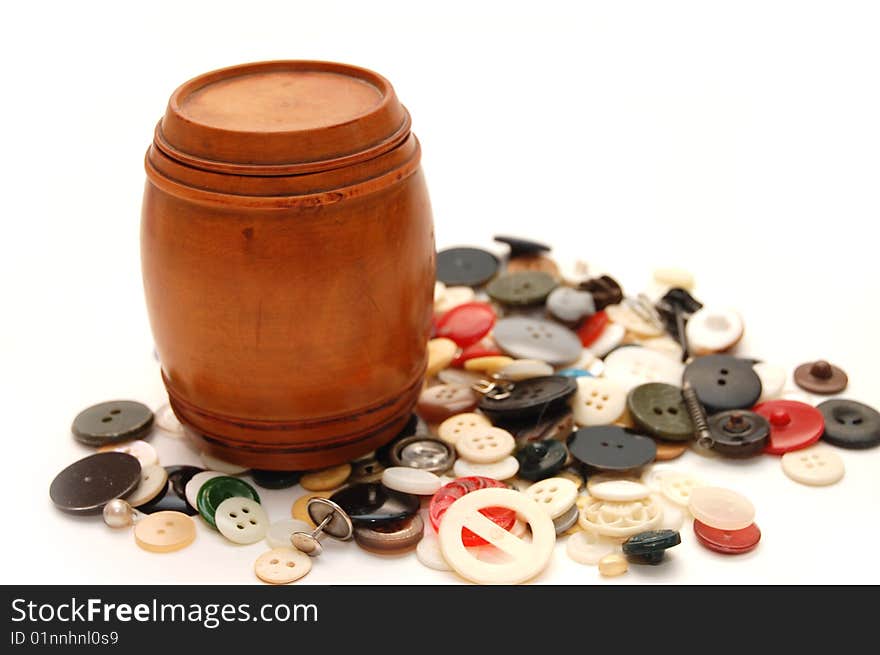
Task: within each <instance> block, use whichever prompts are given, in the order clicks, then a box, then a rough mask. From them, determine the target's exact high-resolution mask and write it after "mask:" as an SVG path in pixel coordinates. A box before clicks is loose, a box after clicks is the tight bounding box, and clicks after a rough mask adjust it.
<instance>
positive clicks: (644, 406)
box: [626, 382, 694, 441]
mask: <svg viewBox="0 0 880 655" xmlns="http://www.w3.org/2000/svg"><path fill="white" fill-rule="evenodd" d="M626 406H627V408H628V409H629V413H630V416H631V417H632V420H633V421H634V422H635V424H636V425H637V426H638V427H639V428H641V429H642V430H643V431H645V432H647V433H648V434H649V435H651V436H652V437H657V438H658V439H668V440H669V441H687V440H688V439H693V437H694V424H693V422H691V417H690V415H688V411H687V407H686V406H685V404H684V398H682V395H681V388H680V387H676V386H673V385H671V384H663V383H662V382H649V383H648V384H642V385H639V386H638V387H636V388H635V389H633V390H632V391H630V393H629V396H628V397H627V399H626Z"/></svg>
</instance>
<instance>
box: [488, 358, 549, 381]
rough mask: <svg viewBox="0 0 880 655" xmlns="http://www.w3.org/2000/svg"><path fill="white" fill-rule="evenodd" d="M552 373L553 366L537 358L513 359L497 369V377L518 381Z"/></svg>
mask: <svg viewBox="0 0 880 655" xmlns="http://www.w3.org/2000/svg"><path fill="white" fill-rule="evenodd" d="M545 375H553V367H552V366H550V364H547V363H546V362H542V361H539V360H537V359H515V360H513V361H512V362H511V363H510V364H508V365H507V366H505V367H504V368H502V369H501V370H499V371H498V377H500V378H502V379H504V380H511V381H513V382H519V381H521V380H529V379H531V378H540V377H543V376H545Z"/></svg>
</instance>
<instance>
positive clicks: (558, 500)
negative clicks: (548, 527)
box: [525, 478, 578, 530]
mask: <svg viewBox="0 0 880 655" xmlns="http://www.w3.org/2000/svg"><path fill="white" fill-rule="evenodd" d="M525 494H526V496H528V497H529V498H531V499H532V500H534V501H535V502H536V503H538V506H539V507H541V508H542V509H543V510H544V511H545V512H547V515H548V516H549V517H550V518H551V519H555V518H557V517H559V516H562V515H563V514H565V513H566V512H567V511H568V510H569V509H571V507H572V506H573V505H574V501H575V500H577V495H578V490H577V485H576V484H575V483H574V482H572V481H571V480H566V479H565V478H547V479H546V480H541V481H540V482H536V483H535V484H533V485H530V486H529V487H528V488H527V489H526V490H525ZM568 527H571V526H570V525H569V526H568ZM568 527H566V528H565V529H566V530H567V529H568Z"/></svg>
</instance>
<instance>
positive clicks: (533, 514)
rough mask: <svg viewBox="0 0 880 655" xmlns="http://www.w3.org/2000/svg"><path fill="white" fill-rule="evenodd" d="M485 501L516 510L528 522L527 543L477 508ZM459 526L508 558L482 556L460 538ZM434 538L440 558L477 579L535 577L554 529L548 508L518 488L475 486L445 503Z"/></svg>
mask: <svg viewBox="0 0 880 655" xmlns="http://www.w3.org/2000/svg"><path fill="white" fill-rule="evenodd" d="M487 507H504V508H507V509H511V510H513V511H515V512H516V513H517V514H518V515H519V516H520V517H521V518H522V519H523V520H525V521H526V522H527V523H528V524H529V527H530V528H531V532H532V541H531V543H527V542H526V541H524V540H522V539H519V538H518V537H515V536H514V535H512V534H511V533H510V532H508V531H507V530H505V529H503V528H501V527H500V526H498V525H497V524H495V523H493V522H492V521H490V520H489V519H488V518H486V517H485V516H483V515H482V514H480V512H479V510H481V509H485V508H487ZM462 528H467V529H469V530H470V531H471V532H473V533H474V534H476V535H477V536H478V537H481V538H483V539H485V540H486V541H488V542H489V543H490V544H491V545H493V546H494V547H495V548H497V549H498V550H500V551H502V552H503V553H505V554H506V555H507V556H508V557H509V560H508V561H506V562H504V563H497V564H496V563H488V562H483V561H481V560H480V559H479V558H478V557H477V556H476V555H474V554H473V553H470V552H468V549H467V548H465V546H464V544H463V543H462V541H461V530H462ZM439 538H440V549H441V551H442V553H443V557H444V559H445V560H446V562H447V563H448V564H449V565H450V566H451V567H452V568H453V569H454V570H455V571H456V572H457V573H458V574H459V575H461V576H462V577H464V578H467V579H468V580H470V581H472V582H477V583H480V584H517V583H520V582H525V581H526V580H530V579H531V578H533V577H535V576H536V575H537V574H538V573H540V572H541V571H542V570H544V568H545V567H546V566H547V564H548V563H549V562H550V558H551V557H552V556H553V546H554V545H555V543H556V529H555V528H554V526H553V521H552V520H551V519H550V517H549V516H547V513H546V512H544V511H543V510H542V509H541V508H540V507H538V505H537V504H536V503H535V502H534V501H533V500H530V499H529V498H527V497H526V496H524V495H523V494H521V493H519V492H518V491H513V490H512V489H479V490H477V491H472V492H471V493H469V494H466V495H464V496H462V497H461V498H459V499H458V500H457V501H455V502H454V503H452V505H450V506H449V509H448V510H446V514H444V515H443V521H442V522H441V523H440V534H439Z"/></svg>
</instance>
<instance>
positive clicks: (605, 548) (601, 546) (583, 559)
mask: <svg viewBox="0 0 880 655" xmlns="http://www.w3.org/2000/svg"><path fill="white" fill-rule="evenodd" d="M619 550H620V542H619V541H616V540H614V539H610V538H609V537H603V536H602V535H600V534H599V533H598V532H594V531H593V530H580V531H579V532H575V533H574V534H573V535H571V536H570V537H569V538H568V541H567V542H566V544H565V553H566V555H568V556H569V557H570V558H571V559H572V560H574V561H575V562H577V563H578V564H590V565H596V564H598V563H599V560H601V559H602V558H603V557H605V556H606V555H610V554H611V553H613V552H615V551H619Z"/></svg>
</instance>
